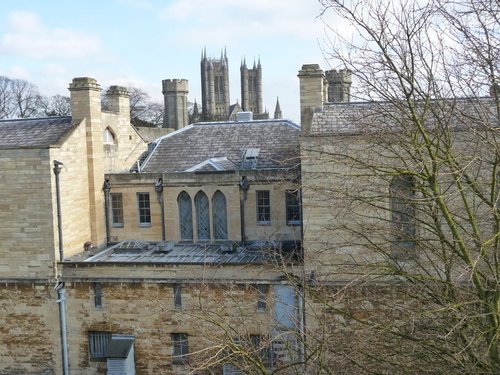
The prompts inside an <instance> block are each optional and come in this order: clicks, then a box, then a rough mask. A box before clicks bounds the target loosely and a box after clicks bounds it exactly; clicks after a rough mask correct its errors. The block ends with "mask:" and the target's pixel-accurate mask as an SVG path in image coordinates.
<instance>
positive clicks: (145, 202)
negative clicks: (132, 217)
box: [137, 193, 151, 227]
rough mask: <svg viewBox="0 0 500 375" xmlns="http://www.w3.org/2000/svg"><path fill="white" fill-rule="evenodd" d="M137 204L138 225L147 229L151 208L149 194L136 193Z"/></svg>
mask: <svg viewBox="0 0 500 375" xmlns="http://www.w3.org/2000/svg"><path fill="white" fill-rule="evenodd" d="M137 204H138V209H139V225H140V226H141V227H148V226H150V225H151V206H150V202H149V193H137Z"/></svg>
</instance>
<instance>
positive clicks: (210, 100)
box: [200, 49, 229, 121]
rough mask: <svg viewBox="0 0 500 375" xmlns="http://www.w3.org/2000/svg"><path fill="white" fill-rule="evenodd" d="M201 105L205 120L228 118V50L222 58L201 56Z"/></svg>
mask: <svg viewBox="0 0 500 375" xmlns="http://www.w3.org/2000/svg"><path fill="white" fill-rule="evenodd" d="M200 65H201V101H202V103H201V105H202V119H203V121H211V120H226V119H227V117H228V115H229V112H228V111H229V64H228V61H227V53H226V51H224V52H221V56H220V59H212V58H207V51H206V49H205V50H203V53H202V56H201V63H200Z"/></svg>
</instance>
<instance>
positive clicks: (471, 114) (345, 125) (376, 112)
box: [309, 97, 498, 136]
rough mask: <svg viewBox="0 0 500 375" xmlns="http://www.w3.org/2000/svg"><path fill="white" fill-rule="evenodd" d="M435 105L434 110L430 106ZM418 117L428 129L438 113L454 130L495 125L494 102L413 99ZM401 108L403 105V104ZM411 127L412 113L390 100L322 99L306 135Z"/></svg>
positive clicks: (347, 133) (390, 130)
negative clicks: (339, 100) (343, 100)
mask: <svg viewBox="0 0 500 375" xmlns="http://www.w3.org/2000/svg"><path fill="white" fill-rule="evenodd" d="M432 106H435V109H436V110H434V111H432V110H429V109H430V108H431V107H432ZM415 107H416V109H417V113H418V114H419V116H421V117H420V120H421V121H422V122H423V123H424V125H425V126H426V127H428V128H429V129H431V128H432V127H435V126H436V123H437V122H438V121H443V119H441V120H439V119H438V117H437V116H436V113H441V114H442V115H443V116H444V119H446V120H447V121H449V126H450V127H451V128H450V129H453V130H454V131H460V130H467V129H470V127H475V128H477V127H478V126H485V125H486V126H489V127H491V128H493V127H497V126H498V124H497V122H498V116H497V112H496V111H497V104H496V103H495V101H494V100H492V99H491V98H489V97H484V98H450V99H437V100H432V101H429V102H418V101H417V102H415ZM403 108H404V106H403ZM406 126H410V127H413V119H412V117H411V114H410V113H409V112H407V111H405V110H401V109H400V108H399V107H398V106H396V105H395V103H391V102H383V101H380V102H336V103H325V104H324V106H323V111H321V112H315V113H314V116H313V119H312V123H311V130H310V133H309V135H311V136H322V135H356V134H373V133H377V132H393V131H400V130H402V129H404V128H405V127H406Z"/></svg>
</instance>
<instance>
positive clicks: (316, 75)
mask: <svg viewBox="0 0 500 375" xmlns="http://www.w3.org/2000/svg"><path fill="white" fill-rule="evenodd" d="M298 77H299V81H300V124H301V127H302V132H303V133H309V131H310V130H311V123H312V118H313V114H314V112H318V111H322V110H323V103H324V102H325V99H326V89H327V82H326V80H325V73H324V72H323V70H321V69H320V68H319V65H318V64H305V65H302V69H301V70H299V74H298Z"/></svg>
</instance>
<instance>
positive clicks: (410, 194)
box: [390, 174, 416, 251]
mask: <svg viewBox="0 0 500 375" xmlns="http://www.w3.org/2000/svg"><path fill="white" fill-rule="evenodd" d="M390 194H391V220H392V226H393V246H394V249H395V250H403V251H404V250H407V249H413V248H415V235H416V225H415V223H416V219H415V213H416V208H415V182H414V180H413V178H412V177H411V176H410V175H407V174H402V175H399V176H396V177H394V178H393V179H392V181H391V185H390Z"/></svg>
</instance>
